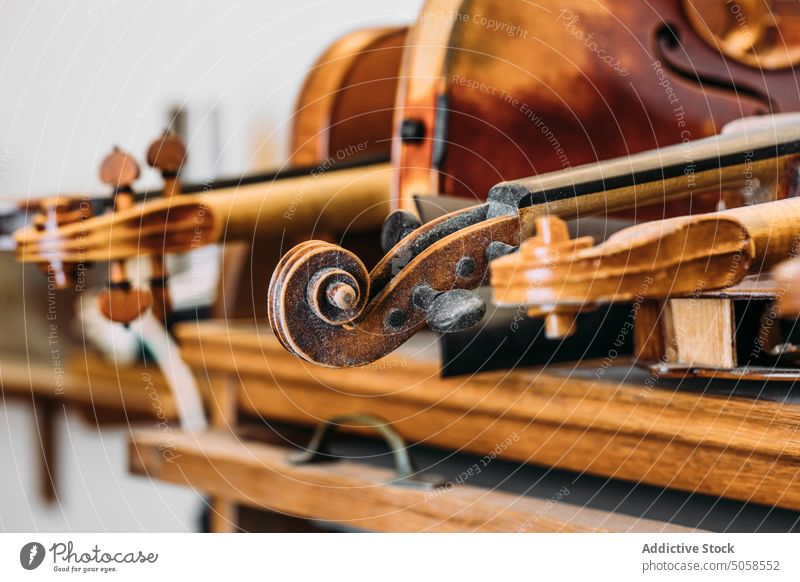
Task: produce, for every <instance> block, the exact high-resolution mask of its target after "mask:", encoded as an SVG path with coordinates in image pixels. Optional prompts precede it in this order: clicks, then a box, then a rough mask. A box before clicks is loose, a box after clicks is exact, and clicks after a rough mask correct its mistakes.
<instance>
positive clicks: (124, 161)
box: [100, 146, 139, 195]
mask: <svg viewBox="0 0 800 582" xmlns="http://www.w3.org/2000/svg"><path fill="white" fill-rule="evenodd" d="M138 178H139V164H137V163H136V160H135V159H133V157H132V156H131V155H130V154H129V153H127V152H125V151H123V150H121V149H119V148H118V147H116V146H114V150H113V151H112V152H111V153H110V154H108V155H107V156H106V157H105V159H104V160H103V163H102V164H100V180H101V181H102V182H103V183H104V184H108V185H109V186H111V187H112V188H113V189H114V194H115V195H117V194H119V193H120V192H123V193H124V192H130V188H131V186H132V185H133V183H134V182H135V181H136V180H137V179H138Z"/></svg>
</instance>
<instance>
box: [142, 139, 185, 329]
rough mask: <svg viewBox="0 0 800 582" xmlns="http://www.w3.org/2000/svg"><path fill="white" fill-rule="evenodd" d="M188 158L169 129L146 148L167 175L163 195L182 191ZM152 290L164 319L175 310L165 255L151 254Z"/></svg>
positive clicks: (157, 312) (153, 164)
mask: <svg viewBox="0 0 800 582" xmlns="http://www.w3.org/2000/svg"><path fill="white" fill-rule="evenodd" d="M185 161H186V145H185V144H184V143H183V140H182V139H181V138H179V137H178V136H177V135H175V134H174V133H172V132H170V131H169V130H165V131H164V133H163V134H162V135H161V136H160V137H159V138H158V139H156V140H155V141H154V142H153V143H151V144H150V147H149V148H147V163H148V165H150V166H151V167H152V168H155V169H156V170H159V171H160V172H161V176H162V178H163V179H164V198H172V197H174V196H179V195H180V193H181V191H180V190H181V188H180V182H179V181H178V172H180V169H181V166H183V163H184V162H185ZM150 290H151V292H152V294H153V312H154V313H155V316H156V317H157V318H158V319H159V320H161V321H165V320H166V319H167V318H168V317H169V315H170V313H171V311H172V303H171V301H170V297H169V286H168V275H167V270H166V267H165V265H164V257H163V256H161V255H153V256H151V257H150Z"/></svg>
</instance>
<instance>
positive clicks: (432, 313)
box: [414, 286, 486, 333]
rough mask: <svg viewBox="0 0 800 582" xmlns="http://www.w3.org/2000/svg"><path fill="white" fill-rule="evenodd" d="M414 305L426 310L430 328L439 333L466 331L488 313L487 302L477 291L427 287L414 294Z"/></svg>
mask: <svg viewBox="0 0 800 582" xmlns="http://www.w3.org/2000/svg"><path fill="white" fill-rule="evenodd" d="M414 304H415V305H416V306H417V307H419V308H421V309H424V310H425V315H426V319H427V322H428V327H429V328H431V330H433V331H435V332H438V333H452V332H456V331H464V330H465V329H469V328H470V327H472V326H473V325H475V324H477V323H478V322H479V321H480V320H481V319H482V318H483V316H484V314H485V313H486V302H485V301H484V300H483V299H481V297H480V296H479V295H478V294H477V293H476V292H475V291H469V290H467V289H453V290H451V291H444V292H440V291H435V290H433V289H431V288H430V287H427V286H422V287H418V288H417V289H416V291H415V292H414Z"/></svg>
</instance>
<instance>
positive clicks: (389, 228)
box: [381, 210, 422, 253]
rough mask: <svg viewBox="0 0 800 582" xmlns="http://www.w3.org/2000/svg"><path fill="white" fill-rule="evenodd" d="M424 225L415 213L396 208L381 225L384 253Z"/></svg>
mask: <svg viewBox="0 0 800 582" xmlns="http://www.w3.org/2000/svg"><path fill="white" fill-rule="evenodd" d="M420 226H422V223H421V222H420V221H419V218H417V217H416V216H415V215H414V214H412V213H411V212H409V211H407V210H395V211H394V212H392V213H391V214H390V215H389V216H387V217H386V220H384V221H383V226H382V227H381V248H382V249H383V252H384V253H388V252H389V251H390V250H392V249H393V248H394V246H395V245H396V244H397V243H399V242H400V241H401V240H403V239H404V238H405V237H407V236H408V235H409V234H411V233H412V232H414V231H415V230H416V229H418V228H419V227H420Z"/></svg>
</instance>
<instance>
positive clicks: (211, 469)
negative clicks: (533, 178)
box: [129, 431, 691, 532]
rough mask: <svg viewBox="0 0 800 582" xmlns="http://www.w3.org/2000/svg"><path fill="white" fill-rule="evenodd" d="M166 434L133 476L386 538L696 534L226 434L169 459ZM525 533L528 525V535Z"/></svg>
mask: <svg viewBox="0 0 800 582" xmlns="http://www.w3.org/2000/svg"><path fill="white" fill-rule="evenodd" d="M162 441H163V434H161V433H159V432H158V431H141V432H137V433H135V434H134V436H133V439H132V441H131V443H130V456H129V458H130V467H131V471H132V472H134V473H138V474H142V475H147V476H149V477H150V478H155V479H160V480H163V481H168V482H171V483H178V484H181V485H190V486H192V487H195V488H197V489H199V490H201V491H204V492H208V493H212V494H214V495H216V496H220V497H222V496H227V497H228V498H229V499H232V500H233V501H236V502H239V503H243V504H247V505H251V506H254V507H258V508H261V509H270V510H272V511H277V512H282V513H286V514H289V515H293V516H299V517H306V518H312V519H317V520H323V521H334V522H338V523H341V524H344V525H347V526H350V527H355V528H360V529H369V530H372V531H387V532H420V531H428V532H468V531H469V532H498V531H499V532H513V531H531V532H609V531H611V532H661V531H666V532H688V531H691V530H689V529H688V528H683V527H679V526H673V525H669V524H666V523H663V522H658V521H652V520H644V519H637V518H634V517H629V516H623V515H618V514H612V513H608V512H605V511H600V510H596V509H588V508H583V507H580V506H574V505H570V504H568V503H555V504H553V503H550V502H549V500H544V499H537V498H533V497H527V496H517V495H513V494H509V493H504V492H499V491H488V490H486V489H483V488H480V487H473V486H471V485H468V484H464V485H454V486H453V487H452V488H449V489H447V490H443V491H441V492H440V493H439V494H431V493H428V492H426V491H423V490H419V489H413V488H405V487H398V486H392V485H387V481H390V480H391V479H392V477H393V474H392V472H391V471H389V470H386V469H381V468H375V467H371V466H368V465H364V464H360V463H355V462H349V461H347V462H345V461H339V462H333V463H324V464H321V465H306V466H299V467H298V466H294V465H292V464H290V463H289V462H288V461H287V456H288V454H289V453H291V452H292V451H291V449H288V448H283V447H277V446H274V445H269V444H262V443H256V442H247V441H242V440H240V439H238V438H236V437H235V436H233V435H231V434H230V433H227V432H209V433H206V434H202V435H199V436H198V435H191V434H186V433H181V432H177V433H175V439H174V441H173V444H174V446H175V449H174V451H173V452H174V453H175V454H174V455H173V456H172V458H171V459H170V461H166V460H165V459H164V457H163V455H162V452H161V450H160V449H159V446H160V445H161V444H162ZM520 528H522V529H521V530H520Z"/></svg>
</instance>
